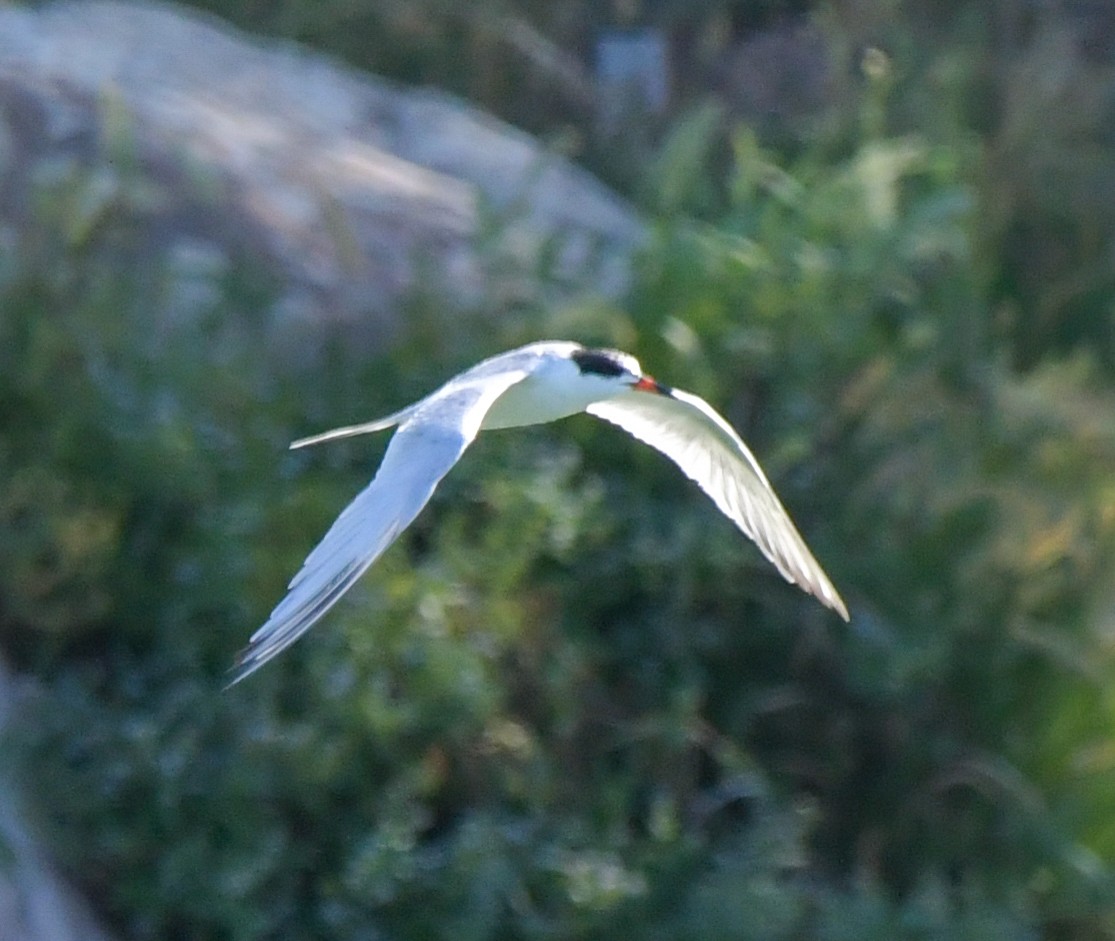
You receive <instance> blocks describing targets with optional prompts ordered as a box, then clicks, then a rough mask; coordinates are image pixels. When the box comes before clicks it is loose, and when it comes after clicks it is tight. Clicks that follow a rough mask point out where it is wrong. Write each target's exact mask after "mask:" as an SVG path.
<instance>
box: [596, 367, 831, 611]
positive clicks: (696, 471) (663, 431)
mask: <svg viewBox="0 0 1115 941" xmlns="http://www.w3.org/2000/svg"><path fill="white" fill-rule="evenodd" d="M586 411H588V412H589V414H591V415H595V416H596V417H598V418H602V419H604V420H605V421H609V422H611V423H612V424H614V425H618V426H619V427H620V428H623V429H624V430H625V431H627V432H628V433H629V434H631V435H633V436H634V437H635V438H638V439H639V440H640V441H643V442H644V443H646V444H649V445H650V446H651V447H653V448H656V449H657V450H659V451H661V452H662V453H663V454H665V455H666V457H668V458H670V460H672V461H673V462H674V463H675V464H677V465H678V467H679V468H680V469H681V470H682V472H683V473H684V474H685V475H686V476H687V477H689V478H690V479H691V480H693V481H694V482H695V483H696V484H697V485H698V486H699V487H700V488H701V489H702V490H703V491H704V492H705V493H706V494H707V495H708V496H709V497H710V498H711V499H712V501H713V502H714V503H715V504H716V506H717V507H718V508H719V509H720V511H721V512H722V513H723V514H724V515H725V516H727V517H728V518H729V519H730V520H732V522H734V523H735V524H736V526H737V527H739V529H740V530H741V531H742V532H743V533H744V534H746V535H747V536H748V537H749V538H750V539H751V540H752V541H753V542H754V543H755V544H756V545H757V546H758V547H759V549H760V551H762V553H763V555H765V556H766V557H767V559H769V560H770V561H771V562H772V563H773V564H774V566H775V568H777V569H778V571H779V572H780V573H781V574H782V577H783V578H785V579H786V580H787V581H788V582H790V583H791V584H795V585H798V586H799V587H801V588H802V589H803V590H804V591H806V592H808V593H809V594H811V595H813V596H814V597H816V598H817V599H818V600H819V601H820V602H821V603H822V604H824V605H826V606H827V607H829V608H832V609H833V610H834V611H835V612H836V613H837V614H839V615H840V616H841V617H842V618H843V619H844V620H845V621H847V620H848V609H847V607H846V606H845V604H844V602H843V600H842V599H841V597H840V595H839V593H838V592H837V591H836V589H835V588H834V587H833V585H832V582H831V581H830V580H829V578H828V576H827V575H826V574H825V571H824V569H822V568H821V566H820V564H819V563H818V562H817V560H816V559H815V558H813V554H812V553H811V552H810V551H809V548H808V547H807V546H806V544H805V541H804V540H803V539H802V538H801V535H800V534H799V533H798V531H797V528H796V527H795V526H794V524H793V522H792V521H791V519H790V516H789V514H788V513H787V512H786V510H785V508H784V507H783V506H782V503H781V501H780V500H779V499H778V496H777V495H776V494H775V492H774V489H773V488H772V487H771V485H770V483H769V481H768V480H767V478H766V475H765V474H764V473H763V470H762V468H761V467H760V466H759V462H758V461H756V460H755V457H754V455H753V454H752V453H751V451H750V450H749V449H748V447H747V445H745V444H744V443H743V441H742V439H741V438H740V437H739V435H738V434H736V432H735V430H734V429H733V428H732V426H731V425H729V424H728V422H727V421H725V420H724V418H723V417H721V416H720V415H719V414H718V413H717V412H716V411H715V410H714V409H713V408H712V406H711V405H709V404H708V403H707V402H705V401H704V400H703V399H701V398H700V397H698V396H696V395H692V394H690V393H688V392H682V391H681V390H680V389H673V390H670V392H668V393H664V394H655V393H653V392H646V391H642V390H638V389H631V390H627V391H624V392H621V393H619V394H618V395H616V396H613V397H612V398H609V399H604V400H602V401H600V402H594V403H592V404H591V405H589V406H588V408H587V409H586Z"/></svg>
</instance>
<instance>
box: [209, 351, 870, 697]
mask: <svg viewBox="0 0 1115 941" xmlns="http://www.w3.org/2000/svg"><path fill="white" fill-rule="evenodd" d="M577 412H588V413H589V414H590V415H595V416H597V417H598V418H603V419H604V420H605V421H609V422H612V423H613V424H616V425H619V427H620V428H623V429H625V430H626V431H628V432H629V433H630V434H632V435H634V436H635V437H636V438H638V439H639V440H640V441H644V442H646V443H647V444H649V445H651V447H654V448H657V449H658V450H659V451H661V452H662V453H663V454H665V455H666V456H667V457H668V458H670V459H671V460H672V461H674V463H676V464H677V465H678V467H680V468H681V470H682V471H683V472H684V473H685V474H686V475H687V476H688V477H690V478H691V479H692V480H693V481H695V482H696V483H697V485H698V486H699V487H700V488H701V489H702V490H703V491H704V492H705V493H707V494H708V495H709V497H711V498H712V500H713V502H714V503H715V504H716V505H717V506H718V507H719V508H720V510H721V511H722V512H723V513H724V515H725V516H727V517H728V518H729V519H731V520H732V522H733V523H735V524H736V526H738V527H739V528H740V529H741V530H742V531H743V532H744V534H745V535H747V536H748V537H750V538H751V539H752V540H754V542H755V544H756V545H757V546H758V547H759V549H760V550H761V551H762V553H763V554H764V555H765V556H766V557H767V558H768V559H769V560H770V561H771V562H772V563H774V565H775V567H776V568H777V569H778V571H779V572H781V573H782V575H783V576H784V577H785V579H786V580H787V581H788V582H791V583H793V584H795V585H798V586H800V587H801V588H802V589H803V590H804V591H807V592H809V593H810V594H811V595H814V596H815V597H816V598H818V599H819V600H820V601H821V603H822V604H825V605H827V606H828V607H829V608H832V610H834V611H836V612H837V613H838V614H839V615H840V616H841V617H842V618H844V620H847V619H848V609H847V608H846V607H845V605H844V602H843V601H842V600H841V599H840V595H839V594H837V591H836V589H835V588H834V587H833V586H832V582H830V581H829V578H828V576H827V575H825V572H824V570H823V569H822V568H821V566H820V565H819V564H818V563H817V560H816V559H814V558H813V554H812V553H811V552H810V551H809V549H808V548H807V547H806V545H805V541H804V540H803V539H802V538H801V536H800V535H799V534H798V531H797V529H796V528H795V527H794V524H793V523H792V522H791V521H790V517H789V515H788V514H787V513H786V510H785V509H783V507H782V504H781V502H780V501H779V499H778V497H777V496H776V495H775V492H774V490H773V488H772V487H771V485H770V483H769V482H768V481H767V478H766V475H765V474H764V473H763V471H762V469H761V468H760V467H759V463H758V461H756V460H755V458H754V456H753V455H752V454H751V452H750V450H748V448H747V445H745V444H744V443H743V441H742V440H741V439H740V437H739V435H737V434H736V432H735V431H734V430H733V429H732V427H731V425H729V424H728V422H727V421H725V420H724V419H723V418H722V417H721V416H720V415H719V414H717V412H716V411H715V410H714V409H713V408H712V406H711V405H709V404H708V403H707V402H705V401H704V400H703V399H701V398H699V397H698V396H696V395H691V394H690V393H688V392H682V391H681V390H680V389H672V388H670V387H669V386H666V385H663V384H662V383H660V382H658V381H656V380H655V379H652V378H651V377H650V376H647V375H644V373H643V372H642V369H641V367H640V366H639V363H638V361H637V360H636V359H635V358H634V357H633V356H630V355H628V354H627V353H621V352H619V351H617V350H602V349H587V348H585V347H583V346H581V345H580V344H578V343H569V342H558V341H551V342H543V343H532V344H530V345H529V346H524V347H521V348H520V349H516V350H511V351H509V352H507V353H501V354H500V355H498V356H493V357H492V358H491V359H486V360H484V361H483V362H480V363H477V364H476V365H475V366H473V367H472V368H470V369H467V370H466V371H465V372H463V373H461V374H460V375H458V376H454V377H453V378H452V379H450V380H449V381H448V382H447V383H445V385H443V386H442V387H441V388H440V389H438V390H437V391H436V392H433V393H431V394H430V395H428V396H426V397H425V398H424V399H422V400H420V401H418V402H415V403H414V404H413V405H408V406H407V407H406V408H404V409H403V410H402V411H399V412H395V413H394V414H393V415H388V416H387V417H386V418H380V419H378V420H376V421H371V422H367V423H365V424H360V425H350V426H347V427H344V428H336V429H334V430H333V431H327V432H325V433H324V434H320V435H314V436H313V437H310V438H302V439H300V440H298V441H295V442H294V443H293V444H292V445H291V447H292V448H301V447H305V446H306V445H310V444H319V443H321V442H323V441H332V440H334V439H336V438H347V437H350V436H352V435H360V434H366V433H368V432H374V431H382V430H384V429H387V428H391V427H397V429H398V430H397V431H396V432H395V435H394V437H392V439H391V443H390V444H389V445H388V447H387V452H386V453H385V454H384V456H383V461H382V463H381V464H380V467H379V471H378V472H377V473H376V475H375V478H374V479H373V480H372V482H371V483H370V484H369V485H368V486H367V487H365V488H364V490H362V491H361V492H360V493H359V494H357V496H356V498H355V499H354V500H353V501H352V502H351V503H350V504H349V505H348V506H347V507H346V508H345V509H344V511H343V512H342V513H341V515H340V516H338V517H337V519H336V521H335V522H334V523H333V525H332V526H331V527H330V528H329V530H328V532H326V534H325V536H324V537H323V538H322V540H321V542H320V543H318V545H317V546H316V547H315V548H314V550H313V551H312V552H311V553H310V554H309V556H307V557H306V561H305V562H304V563H303V564H302V568H301V569H300V570H299V572H298V573H297V574H296V575H295V576H294V578H293V580H292V581H291V583H290V585H289V587H288V590H287V594H286V596H285V597H284V598H283V599H282V600H281V601H280V602H279V604H278V605H277V606H276V608H275V610H274V611H272V612H271V616H270V617H269V618H268V619H267V622H266V623H265V624H264V625H263V626H262V627H261V628H260V629H259V630H257V631H256V632H255V633H254V634H253V635H252V637H251V640H250V642H249V643H248V646H247V647H246V648H245V649H244V650H243V651H242V652H241V653H240V655H239V657H238V658H237V660H236V665H235V667H234V670H233V678H232V681H231V682H232V683H237V682H239V681H240V680H242V679H243V678H244V677H246V676H247V675H248V674H250V673H252V672H254V671H255V670H257V669H259V667H261V666H262V665H263V664H264V663H266V662H267V661H268V660H270V659H271V658H272V657H274V656H276V655H277V654H279V653H280V652H281V651H283V650H285V649H286V648H287V647H289V646H290V645H291V644H293V643H294V642H295V641H296V640H297V639H298V638H299V637H301V636H302V635H303V634H304V633H305V632H306V631H308V630H309V629H310V628H311V627H313V626H314V624H316V623H317V621H318V620H319V619H320V618H321V617H322V616H323V615H324V614H325V613H326V612H327V611H328V610H329V609H330V608H331V607H333V605H334V604H336V603H337V601H338V599H340V597H341V596H342V595H343V594H344V593H345V592H346V591H348V589H349V588H350V587H352V584H353V583H354V582H355V581H356V580H357V579H358V578H359V577H360V576H361V575H362V574H363V573H364V572H365V571H366V570H367V568H368V567H369V566H370V565H371V564H372V563H373V562H375V560H376V559H378V558H379V556H380V555H381V554H382V553H383V552H384V550H386V549H387V547H388V546H390V545H391V543H393V542H394V541H395V540H396V539H397V538H398V537H399V534H400V533H402V532H403V530H405V529H406V528H407V526H409V525H410V524H411V522H412V521H413V520H414V518H415V517H416V516H417V515H418V513H419V512H420V511H421V509H422V507H424V506H425V505H426V503H427V501H429V499H430V497H431V495H432V494H433V492H434V489H435V488H436V487H437V485H438V482H439V481H440V480H441V478H442V477H444V476H445V475H446V473H448V472H449V470H450V468H452V467H453V465H454V464H456V463H457V461H458V460H460V457H461V455H462V454H463V453H464V451H465V448H467V447H468V446H469V445H470V444H471V443H472V440H473V439H474V438H475V437H476V435H477V434H478V433H479V432H481V431H487V430H489V429H493V428H514V427H518V426H522V425H538V424H542V423H544V422H551V421H556V420H557V419H559V418H565V417H566V416H569V415H574V414H576V413H577Z"/></svg>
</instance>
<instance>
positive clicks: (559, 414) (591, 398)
mask: <svg viewBox="0 0 1115 941" xmlns="http://www.w3.org/2000/svg"><path fill="white" fill-rule="evenodd" d="M622 388H623V386H622V385H621V384H620V383H619V382H617V381H616V380H615V379H606V378H604V377H600V376H585V375H582V374H581V372H580V370H579V369H578V368H577V366H576V364H575V363H573V362H572V361H570V360H569V359H567V358H565V357H561V358H558V357H555V358H554V359H552V360H546V361H544V362H543V363H541V364H540V365H539V367H538V368H537V369H535V370H534V371H533V372H531V374H530V375H528V376H527V377H526V378H525V379H523V381H522V382H518V383H516V384H515V385H513V386H511V388H509V389H508V390H507V391H506V392H505V393H504V394H503V395H501V396H500V397H499V398H498V399H497V400H496V402H495V404H494V405H493V406H492V407H491V408H490V409H489V410H488V414H487V415H486V416H485V417H484V421H483V422H482V423H481V426H480V427H481V428H484V429H491V428H516V427H520V426H523V425H541V424H544V423H546V422H551V421H557V420H558V419H559V418H565V417H566V416H568V415H576V414H577V413H578V412H583V411H584V410H585V408H586V407H587V406H589V405H590V404H592V403H593V402H599V401H600V400H601V399H605V398H609V397H610V396H612V395H615V394H616V393H617V392H618V391H620V390H621V389H622Z"/></svg>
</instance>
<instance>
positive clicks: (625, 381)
mask: <svg viewBox="0 0 1115 941" xmlns="http://www.w3.org/2000/svg"><path fill="white" fill-rule="evenodd" d="M571 359H572V360H573V362H574V363H575V364H576V365H577V369H578V370H580V373H581V375H582V376H584V377H586V378H591V379H598V380H601V381H603V382H606V383H608V384H609V385H614V387H615V391H617V392H619V391H622V390H624V389H637V390H638V391H640V392H656V393H658V394H659V395H669V394H670V387H669V386H666V385H663V384H662V383H660V382H658V381H657V380H656V379H654V378H652V377H651V376H647V375H644V373H643V369H642V367H641V366H640V365H639V361H638V360H637V359H635V357H634V356H631V355H630V354H629V353H622V352H620V351H619V350H600V349H596V350H590V349H585V348H583V347H582V348H580V349H577V350H574V351H573V353H572V355H571Z"/></svg>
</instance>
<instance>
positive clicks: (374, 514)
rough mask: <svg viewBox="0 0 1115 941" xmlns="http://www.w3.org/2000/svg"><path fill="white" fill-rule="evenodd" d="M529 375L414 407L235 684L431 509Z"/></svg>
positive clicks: (513, 374)
mask: <svg viewBox="0 0 1115 941" xmlns="http://www.w3.org/2000/svg"><path fill="white" fill-rule="evenodd" d="M526 375H527V370H526V369H514V370H507V371H504V372H501V373H499V374H498V375H494V376H491V375H489V376H488V377H486V378H485V379H484V380H483V381H477V382H465V383H457V384H450V385H448V386H446V387H444V388H443V389H441V390H439V391H438V392H435V393H434V394H433V395H431V396H429V397H428V398H426V399H424V400H423V401H422V402H421V403H420V404H419V406H418V407H416V408H415V410H414V411H413V412H412V413H411V414H410V415H409V416H408V417H407V418H406V420H404V422H403V423H402V425H401V426H400V427H399V430H398V431H396V432H395V435H394V437H393V438H392V439H391V443H390V444H389V445H388V447H387V452H386V453H385V454H384V456H383V462H382V463H381V464H380V467H379V470H378V471H377V472H376V475H375V477H374V478H373V480H372V482H371V483H370V484H369V485H368V486H367V487H365V488H364V490H362V491H361V492H360V493H359V494H358V495H357V496H356V498H355V499H354V500H353V501H352V502H351V503H350V504H349V505H348V506H347V507H346V508H345V509H344V511H343V512H342V513H341V515H340V516H338V517H337V519H336V521H335V522H334V523H333V525H332V526H331V527H330V528H329V530H328V531H327V532H326V534H325V536H324V537H323V538H322V540H321V542H320V543H318V545H317V546H316V547H315V548H314V550H313V551H312V552H311V553H310V554H309V555H308V556H307V557H306V561H305V562H304V563H303V564H302V568H301V569H300V570H299V572H298V574H297V575H295V576H294V578H293V580H292V581H291V583H290V585H289V588H288V591H287V594H286V596H285V597H284V598H283V599H282V601H280V602H279V604H278V606H277V607H276V608H275V610H274V611H272V612H271V616H270V617H269V618H268V619H267V622H266V623H265V624H264V625H263V626H262V627H261V628H260V629H259V630H257V631H256V632H255V633H254V634H253V635H252V637H251V640H250V641H249V643H248V646H247V647H246V648H245V649H244V650H243V651H242V652H241V654H240V656H239V657H238V658H237V661H236V666H235V668H234V675H233V677H232V680H231V683H238V682H239V681H240V680H242V679H243V678H244V677H246V676H247V675H248V674H250V673H252V672H254V671H255V670H257V669H258V668H259V667H260V666H262V665H263V664H264V663H266V662H267V661H268V660H270V659H271V658H272V657H274V656H275V655H276V654H278V653H280V652H281V651H283V650H285V649H286V648H287V647H289V646H290V645H291V644H293V643H294V642H295V641H296V640H297V639H298V638H299V637H301V636H302V635H303V634H304V633H305V632H306V631H308V630H309V629H310V628H311V627H313V625H314V624H315V623H316V622H317V621H318V620H319V619H320V618H321V617H322V615H324V614H325V612H326V611H328V610H329V609H330V608H331V607H332V606H333V605H334V604H335V603H336V602H337V600H338V599H339V598H340V597H341V595H343V594H344V593H345V592H346V591H348V589H349V588H351V587H352V584H353V583H354V582H355V581H356V579H358V578H359V577H360V576H361V575H362V574H363V573H364V572H365V571H366V570H367V568H368V567H369V566H370V565H371V564H372V563H373V562H374V561H375V560H376V559H377V558H379V556H380V555H381V554H382V553H383V552H384V550H385V549H387V547H388V546H390V545H391V543H393V542H394V541H395V539H396V538H398V536H399V534H400V533H401V532H402V531H403V530H404V529H406V528H407V526H409V525H410V524H411V522H412V521H413V520H414V518H415V517H416V516H417V515H418V513H419V512H420V511H421V510H422V507H424V506H425V505H426V503H427V502H428V501H429V499H430V497H431V496H432V495H433V492H434V489H435V488H436V487H437V485H438V483H439V482H440V481H441V479H442V477H444V476H445V475H446V474H447V473H448V472H449V470H450V468H452V467H453V465H454V464H456V463H457V461H458V460H459V459H460V457H461V455H462V454H463V453H464V451H465V449H466V448H467V447H468V446H469V444H471V443H472V440H473V439H474V438H475V437H476V434H477V432H478V431H479V430H480V424H481V422H482V421H483V419H484V416H485V414H487V412H488V409H489V408H491V406H492V404H493V403H494V402H495V401H496V399H498V398H499V397H500V396H501V395H502V394H503V393H504V392H506V391H507V389H509V388H510V387H511V386H513V385H514V384H515V383H517V382H520V381H521V380H522V379H523V378H524V377H525V376H526Z"/></svg>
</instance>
